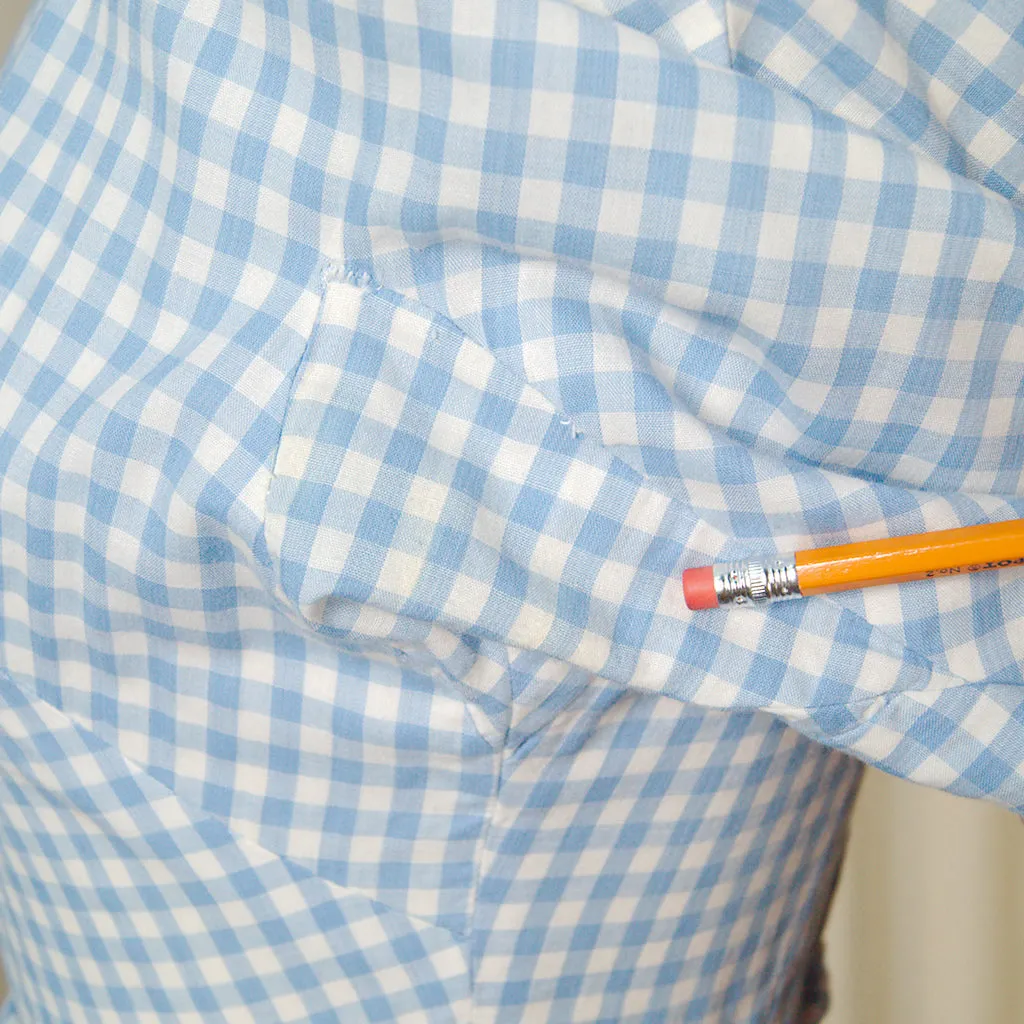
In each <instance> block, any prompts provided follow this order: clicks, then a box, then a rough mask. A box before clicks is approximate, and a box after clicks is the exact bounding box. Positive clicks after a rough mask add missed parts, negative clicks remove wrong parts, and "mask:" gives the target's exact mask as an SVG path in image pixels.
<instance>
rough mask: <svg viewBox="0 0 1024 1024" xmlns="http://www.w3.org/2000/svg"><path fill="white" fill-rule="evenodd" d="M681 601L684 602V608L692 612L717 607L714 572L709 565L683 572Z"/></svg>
mask: <svg viewBox="0 0 1024 1024" xmlns="http://www.w3.org/2000/svg"><path fill="white" fill-rule="evenodd" d="M683 599H684V600H685V601H686V607H687V608H689V609H690V611H693V612H696V611H700V610H701V609H702V608H717V607H718V593H717V592H716V591H715V570H714V569H713V568H712V567H711V566H710V565H704V566H701V568H699V569H685V570H684V571H683Z"/></svg>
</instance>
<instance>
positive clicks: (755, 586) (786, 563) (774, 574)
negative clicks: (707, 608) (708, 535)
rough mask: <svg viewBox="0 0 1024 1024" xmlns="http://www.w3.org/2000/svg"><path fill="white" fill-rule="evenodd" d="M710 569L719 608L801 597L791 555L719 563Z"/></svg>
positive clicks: (794, 563) (794, 562)
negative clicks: (721, 606)
mask: <svg viewBox="0 0 1024 1024" xmlns="http://www.w3.org/2000/svg"><path fill="white" fill-rule="evenodd" d="M712 568H713V569H714V573H715V593H716V594H717V595H718V603H719V605H723V604H748V603H749V604H755V603H760V602H762V601H781V600H784V599H786V598H789V597H800V596H802V595H801V594H800V582H799V580H798V579H797V575H796V560H795V559H794V558H793V556H792V555H790V556H788V557H785V556H783V557H781V558H774V559H772V560H770V561H749V562H719V563H716V564H715V565H714V566H713V567H712Z"/></svg>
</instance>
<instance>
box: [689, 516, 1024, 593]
mask: <svg viewBox="0 0 1024 1024" xmlns="http://www.w3.org/2000/svg"><path fill="white" fill-rule="evenodd" d="M1015 565H1017V566H1024V519H1011V520H1008V521H1006V522H1002V523H986V524H984V525H982V526H964V527H961V528H960V529H957V530H937V531H936V532H934V533H917V534H914V535H913V536H910V537H890V538H888V539H886V540H865V541H860V542H859V543H856V544H840V545H838V546H836V547H831V548H812V549H808V550H806V551H798V552H797V553H796V554H795V555H789V556H779V557H775V558H770V559H764V560H761V559H754V560H750V561H746V562H729V563H716V564H715V565H705V566H702V567H701V568H699V569H687V570H686V571H685V572H684V573H683V597H684V598H685V600H686V606H687V607H688V608H691V609H694V610H697V609H701V608H718V607H719V606H720V605H728V604H747V603H754V602H760V601H776V600H780V599H782V598H789V597H807V596H809V595H810V594H828V593H833V592H835V591H837V590H853V589H856V588H859V587H874V586H878V585H879V584H880V583H903V582H905V581H906V580H920V579H933V578H935V577H938V576H957V575H960V574H965V573H974V572H985V571H986V570H988V569H1006V568H1009V567H1011V566H1015Z"/></svg>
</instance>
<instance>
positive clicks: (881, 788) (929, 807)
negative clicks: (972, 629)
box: [0, 0, 1024, 1024]
mask: <svg viewBox="0 0 1024 1024" xmlns="http://www.w3.org/2000/svg"><path fill="white" fill-rule="evenodd" d="M30 2H31V0H0V53H3V52H4V51H5V50H6V48H7V46H8V45H9V43H10V41H11V39H12V38H13V37H14V34H15V32H16V31H17V27H18V24H19V22H20V21H21V18H22V17H23V15H24V12H25V11H26V10H27V9H28V7H29V4H30ZM460 2H471V0H460ZM2 243H3V240H2V239H0V244H2ZM826 942H827V957H828V965H829V973H830V975H831V978H832V992H833V1009H832V1011H831V1012H830V1013H829V1015H828V1018H827V1022H826V1024H1024V824H1022V823H1021V822H1020V821H1018V820H1017V819H1016V818H1014V817H1013V816H1012V815H1010V814H1007V813H1005V812H1002V811H999V810H997V809H995V808H992V807H988V806H983V805H981V804H978V803H975V802H973V801H968V800H958V799H956V798H955V797H950V796H947V795H946V794H944V793H935V792H931V791H927V790H922V789H919V788H918V787H915V786H911V785H910V784H909V783H905V782H901V781H899V780H896V779H891V778H889V777H887V776H885V775H882V774H881V773H879V772H875V771H869V772H868V775H867V779H866V781H865V785H864V789H863V791H862V793H861V796H860V799H859V800H858V802H857V809H856V812H855V814H854V824H853V840H852V843H851V846H850V851H849V854H848V857H847V862H846V867H845V870H844V872H843V878H842V882H841V884H840V887H839V892H838V894H837V896H836V903H835V907H834V910H833V913H832V916H831V920H830V921H829V925H828V929H827V931H826ZM2 986H3V979H2V977H0V989H2Z"/></svg>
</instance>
